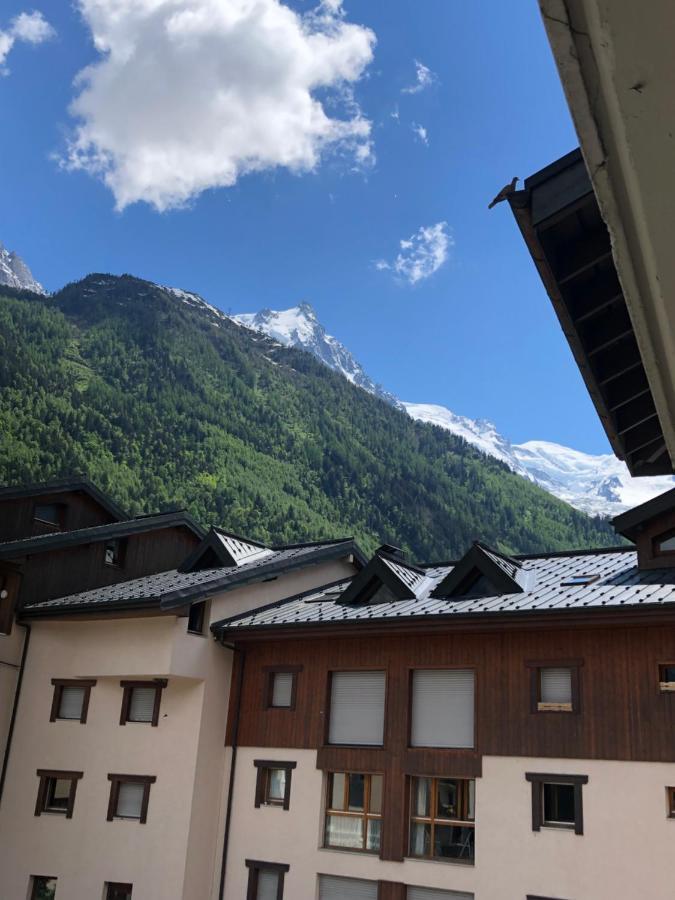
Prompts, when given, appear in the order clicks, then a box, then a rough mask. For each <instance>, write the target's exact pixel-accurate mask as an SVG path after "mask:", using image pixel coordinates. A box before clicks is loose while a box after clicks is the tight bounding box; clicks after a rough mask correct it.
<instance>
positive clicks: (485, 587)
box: [451, 571, 499, 597]
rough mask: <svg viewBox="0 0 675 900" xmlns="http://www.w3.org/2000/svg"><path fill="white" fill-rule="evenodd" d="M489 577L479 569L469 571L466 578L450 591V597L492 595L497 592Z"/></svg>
mask: <svg viewBox="0 0 675 900" xmlns="http://www.w3.org/2000/svg"><path fill="white" fill-rule="evenodd" d="M498 593H499V591H498V590H496V589H495V586H494V585H493V584H492V582H491V581H490V579H489V578H488V577H487V576H486V575H483V574H482V573H481V572H479V571H474V572H471V574H470V575H469V577H468V578H465V579H464V581H463V582H462V583H461V584H460V585H459V586H458V587H457V588H456V589H455V590H454V591H453V592H452V594H451V596H452V597H492V596H495V595H496V594H498Z"/></svg>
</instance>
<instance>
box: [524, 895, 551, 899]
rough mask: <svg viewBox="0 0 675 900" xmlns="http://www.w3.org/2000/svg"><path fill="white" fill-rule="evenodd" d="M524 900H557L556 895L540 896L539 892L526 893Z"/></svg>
mask: <svg viewBox="0 0 675 900" xmlns="http://www.w3.org/2000/svg"><path fill="white" fill-rule="evenodd" d="M525 900H559V898H557V897H542V896H541V894H528V895H527V897H526V898H525Z"/></svg>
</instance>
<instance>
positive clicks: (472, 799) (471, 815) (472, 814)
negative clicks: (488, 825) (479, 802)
mask: <svg viewBox="0 0 675 900" xmlns="http://www.w3.org/2000/svg"><path fill="white" fill-rule="evenodd" d="M468 795H469V798H468V809H467V811H466V818H467V819H475V818H476V782H475V781H474V780H473V779H471V781H470V782H469V790H468Z"/></svg>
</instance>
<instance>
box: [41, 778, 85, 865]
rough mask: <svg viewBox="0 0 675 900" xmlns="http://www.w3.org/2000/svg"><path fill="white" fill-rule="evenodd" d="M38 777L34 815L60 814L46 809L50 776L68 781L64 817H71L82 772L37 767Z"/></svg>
mask: <svg viewBox="0 0 675 900" xmlns="http://www.w3.org/2000/svg"><path fill="white" fill-rule="evenodd" d="M35 774H36V775H37V776H38V778H39V779H40V784H39V785H38V794H37V800H36V801H35V815H36V816H41V815H42V814H43V813H54V814H56V815H60V813H57V812H56V811H55V810H51V809H46V808H45V804H46V803H47V785H48V782H49V780H50V779H52V778H60V779H63V780H64V781H68V780H69V781H70V792H69V794H68V806H67V807H66V812H65V817H66V819H72V818H73V809H74V808H75V792H76V791H77V782H78V781H79V780H80V778H82V776H83V775H84V772H72V771H64V770H62V769H37V771H36V773H35ZM36 877H40V878H42V877H46V876H36Z"/></svg>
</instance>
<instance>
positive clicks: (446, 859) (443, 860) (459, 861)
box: [405, 856, 476, 868]
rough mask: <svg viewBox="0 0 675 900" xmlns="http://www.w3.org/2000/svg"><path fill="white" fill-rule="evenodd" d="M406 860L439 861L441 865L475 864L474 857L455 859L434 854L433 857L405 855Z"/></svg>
mask: <svg viewBox="0 0 675 900" xmlns="http://www.w3.org/2000/svg"><path fill="white" fill-rule="evenodd" d="M405 859H406V860H410V862H422V863H440V865H442V866H447V865H451V866H464V867H465V868H466V866H475V865H476V860H475V859H456V858H451V857H445V856H443V857H439V856H434V857H433V859H432V858H430V857H428V856H406V857H405Z"/></svg>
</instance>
